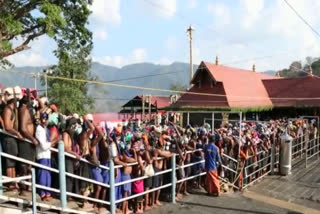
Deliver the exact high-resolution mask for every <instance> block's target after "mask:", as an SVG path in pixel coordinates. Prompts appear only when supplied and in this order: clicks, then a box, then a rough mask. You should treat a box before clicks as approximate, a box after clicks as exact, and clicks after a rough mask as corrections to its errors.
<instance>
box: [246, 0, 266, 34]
mask: <svg viewBox="0 0 320 214" xmlns="http://www.w3.org/2000/svg"><path fill="white" fill-rule="evenodd" d="M241 2H242V4H243V7H244V9H245V11H246V15H245V17H244V20H243V23H242V24H243V26H244V27H245V28H250V27H251V26H252V25H253V24H255V23H256V21H257V20H258V19H259V15H260V14H261V11H262V10H263V8H264V0H254V1H252V0H243V1H241Z"/></svg>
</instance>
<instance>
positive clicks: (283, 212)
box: [147, 192, 299, 214]
mask: <svg viewBox="0 0 320 214" xmlns="http://www.w3.org/2000/svg"><path fill="white" fill-rule="evenodd" d="M147 213H148V214H167V213H168V214H184V213H197V214H298V213H299V212H292V211H290V210H287V209H283V208H279V207H277V206H273V205H269V204H267V203H263V202H260V201H256V200H252V199H249V198H246V197H244V196H243V195H242V194H241V193H229V194H223V195H222V196H220V197H209V196H207V195H206V193H205V192H196V193H195V194H192V195H190V196H187V197H185V198H184V199H183V201H181V202H177V204H164V205H163V206H162V207H160V208H157V209H154V210H152V211H150V212H147Z"/></svg>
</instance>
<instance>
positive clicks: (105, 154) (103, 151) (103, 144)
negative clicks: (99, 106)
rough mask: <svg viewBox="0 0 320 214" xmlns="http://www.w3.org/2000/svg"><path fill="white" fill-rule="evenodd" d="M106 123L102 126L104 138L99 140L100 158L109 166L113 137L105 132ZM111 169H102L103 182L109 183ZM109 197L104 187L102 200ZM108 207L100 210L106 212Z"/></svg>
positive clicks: (102, 163)
mask: <svg viewBox="0 0 320 214" xmlns="http://www.w3.org/2000/svg"><path fill="white" fill-rule="evenodd" d="M104 127H105V124H103V126H102V129H103V130H102V133H103V134H104V137H103V138H102V140H101V141H100V142H99V144H98V149H99V152H98V157H99V160H100V164H101V165H102V166H106V167H109V160H110V151H109V142H111V139H108V138H107V137H108V136H107V133H105V131H106V130H105V129H104ZM109 173H110V172H109V170H107V169H102V170H101V175H102V179H103V183H104V184H109V181H110V176H109ZM106 197H107V188H105V187H102V189H101V200H103V201H105V200H106ZM105 211H106V208H104V207H100V208H99V212H105Z"/></svg>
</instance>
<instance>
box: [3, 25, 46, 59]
mask: <svg viewBox="0 0 320 214" xmlns="http://www.w3.org/2000/svg"><path fill="white" fill-rule="evenodd" d="M44 33H45V31H44V30H41V31H39V32H38V33H35V34H32V35H30V36H28V38H27V39H26V40H25V41H24V42H23V43H22V44H21V45H19V46H17V47H16V48H14V49H11V50H8V51H4V52H2V53H0V59H3V58H5V57H7V56H10V55H13V54H15V53H18V52H21V51H23V50H27V49H30V47H29V46H28V44H29V43H30V41H31V40H33V39H35V38H36V37H39V36H41V35H43V34H44Z"/></svg>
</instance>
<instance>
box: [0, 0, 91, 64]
mask: <svg viewBox="0 0 320 214" xmlns="http://www.w3.org/2000/svg"><path fill="white" fill-rule="evenodd" d="M91 3H92V0H0V65H1V64H2V65H3V64H7V63H8V61H7V60H6V59H5V57H8V56H10V55H13V54H16V53H18V52H21V51H24V50H27V49H29V48H30V47H29V43H30V42H31V41H32V40H34V39H36V38H38V37H40V36H42V35H44V34H47V35H48V36H49V37H51V38H54V37H55V36H56V35H57V34H59V33H61V32H62V31H61V30H62V29H64V28H65V26H66V25H67V23H68V25H69V22H68V20H67V19H68V17H70V16H69V14H68V13H69V10H68V9H69V8H70V7H73V6H74V5H77V7H78V8H83V9H84V10H82V11H80V13H74V14H73V15H75V16H76V17H75V19H79V20H78V21H79V22H78V23H77V22H75V23H74V24H76V25H74V26H69V28H78V30H81V29H80V28H85V26H84V25H78V24H79V23H81V24H82V23H84V22H83V21H81V19H86V18H87V17H86V15H85V14H83V12H84V11H87V10H88V8H87V6H88V4H91ZM56 38H57V37H56ZM13 41H20V43H19V44H17V45H16V46H13Z"/></svg>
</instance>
